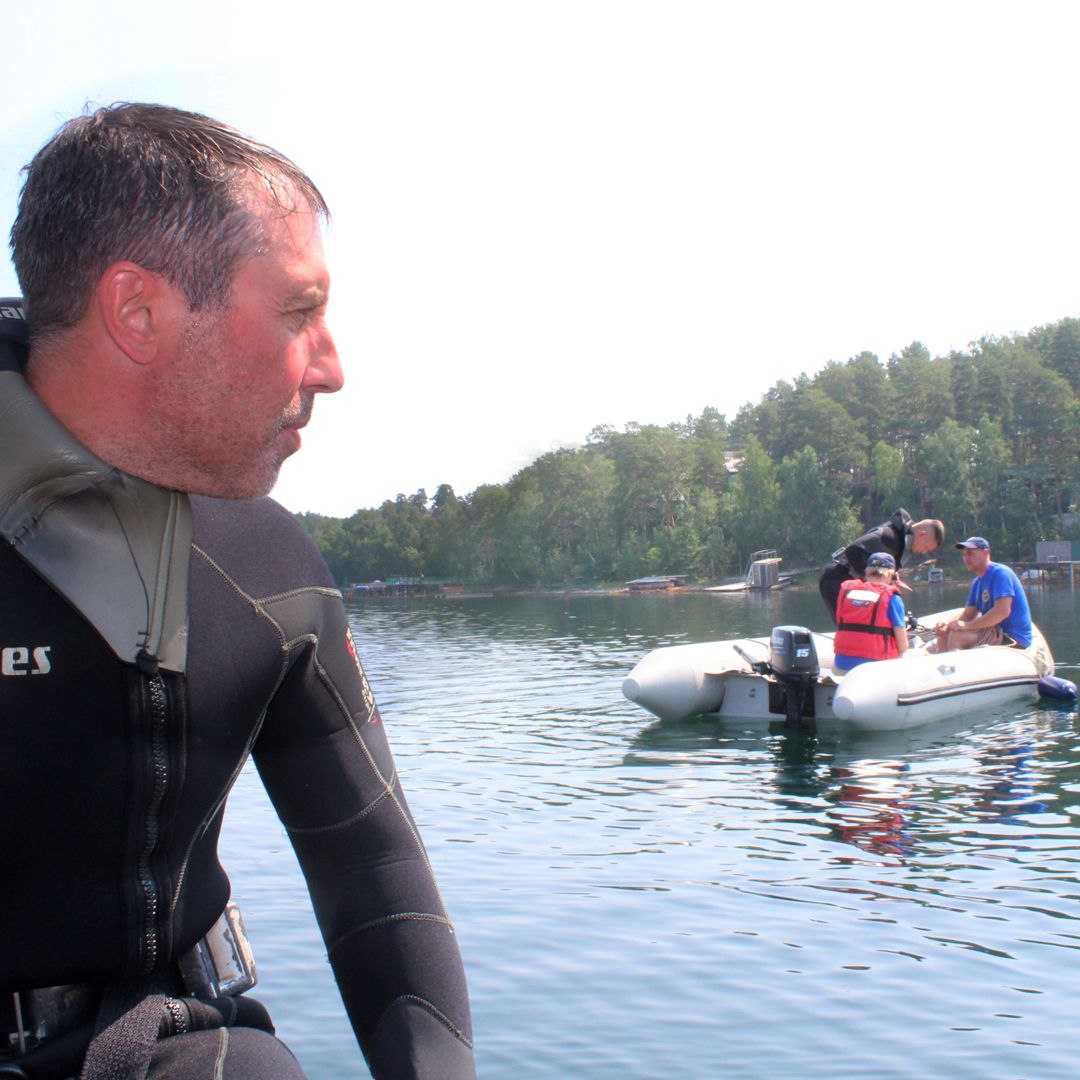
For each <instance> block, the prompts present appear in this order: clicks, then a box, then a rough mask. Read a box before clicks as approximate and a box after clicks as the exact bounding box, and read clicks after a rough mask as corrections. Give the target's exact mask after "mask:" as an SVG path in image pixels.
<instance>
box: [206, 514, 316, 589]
mask: <svg viewBox="0 0 1080 1080" xmlns="http://www.w3.org/2000/svg"><path fill="white" fill-rule="evenodd" d="M191 508H192V512H193V514H194V518H195V537H194V543H195V546H196V547H197V548H199V549H200V550H201V551H202V552H204V554H205V555H207V556H208V557H209V558H210V559H212V560H213V561H214V562H215V563H216V564H218V565H219V566H220V567H221V569H223V570H224V571H225V572H226V573H227V574H228V575H229V576H230V577H232V578H234V579H235V580H236V581H237V583H238V584H240V585H241V587H242V588H243V589H244V590H245V591H246V592H251V593H252V594H253V595H259V596H268V595H271V594H272V593H277V592H285V591H287V590H289V589H298V588H306V587H310V586H312V585H315V586H321V587H329V588H334V581H333V578H332V577H331V575H330V571H329V570H328V569H327V567H326V563H325V562H324V561H323V558H322V556H321V555H320V554H319V549H318V548H317V547H316V546H315V542H314V541H313V540H312V539H311V537H310V536H309V535H308V533H307V532H305V531H304V529H303V528H302V527H301V525H300V524H299V522H298V521H297V520H296V519H295V518H294V517H293V516H292V514H290V513H289V511H288V510H286V509H285V507H283V506H282V505H281V504H280V503H278V502H275V501H274V500H273V499H271V498H268V497H265V496H264V497H263V498H261V499H213V498H210V497H209V496H205V495H194V496H192V498H191Z"/></svg>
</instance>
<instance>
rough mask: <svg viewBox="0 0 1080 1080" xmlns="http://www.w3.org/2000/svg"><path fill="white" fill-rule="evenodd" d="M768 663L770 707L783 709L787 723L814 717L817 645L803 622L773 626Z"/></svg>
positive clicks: (774, 709)
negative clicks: (770, 678)
mask: <svg viewBox="0 0 1080 1080" xmlns="http://www.w3.org/2000/svg"><path fill="white" fill-rule="evenodd" d="M769 667H770V668H772V673H773V675H774V676H775V678H776V682H775V683H773V684H770V686H769V711H770V712H777V713H783V714H784V715H785V717H786V719H787V722H788V723H789V724H799V723H801V722H802V720H803V718H804V717H805V718H807V719H810V720H813V718H814V686H815V685H816V684H817V679H818V672H819V671H820V670H821V669H820V667H819V665H818V657H817V649H816V648H815V647H814V636H813V635H812V634H811V633H810V631H809V630H807V629H806V627H805V626H774V627H773V631H772V634H771V635H770V636H769Z"/></svg>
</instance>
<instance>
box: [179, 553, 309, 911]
mask: <svg viewBox="0 0 1080 1080" xmlns="http://www.w3.org/2000/svg"><path fill="white" fill-rule="evenodd" d="M191 550H192V551H193V552H195V554H197V555H199V556H201V557H202V559H203V560H204V561H205V562H206V563H207V564H208V565H209V566H210V567H211V568H212V569H213V570H215V571H216V572H217V573H218V574H219V575H220V576H221V579H222V580H223V581H224V582H225V583H226V585H228V586H229V588H231V589H232V590H233V592H235V593H236V594H237V596H239V597H240V598H241V599H242V600H244V601H245V602H246V603H247V604H249V605H250V606H251V608H252V610H253V611H254V612H255V614H256V615H258V616H260V617H261V618H263V619H265V620H266V621H267V622H268V623H270V625H271V626H272V627H273V628H274V632H275V633H276V634H277V637H278V641H279V643H280V647H281V670H280V671H279V672H278V677H277V681H276V682H275V683H274V687H273V689H272V690H271V691H270V696H269V697H268V698H267V699H266V704H265V705H264V706H263V707H262V710H261V711H260V713H259V717H258V719H257V720H256V722H255V726H254V728H253V729H252V732H251V736H250V738H249V739H248V742H247V745H246V747H245V748H244V753H243V755H242V756H241V758H240V761H239V762H238V763H237V766H236V768H235V770H234V771H233V773H232V774H231V776H230V777H229V782H228V784H227V785H226V786H225V790H224V792H223V793H222V795H221V796H220V797H219V798H218V799H216V800H215V801H214V804H213V809H212V810H211V811H210V813H209V814H208V815H207V816H206V817H204V818H203V820H202V821H201V822H200V823H199V827H198V829H196V830H195V832H194V833H192V835H191V840H190V842H189V843H188V845H187V850H186V851H185V852H184V859H183V862H181V864H180V874H179V876H178V877H177V881H176V888H175V889H174V890H173V894H172V905H171V910H172V911H175V910H176V907H177V905H178V904H179V903H180V892H181V889H182V888H183V885H184V879H185V877H186V874H187V866H188V860H189V859H190V858H191V853H192V851H193V850H194V849H195V845H196V843H198V840H199V838H200V837H201V836H203V835H204V834H205V832H206V827H207V826H208V825H209V823H210V822H211V821H213V820H214V818H215V816H216V815H217V814H218V812H219V811H220V810H221V807H222V806H223V805H224V802H225V800H226V799H227V798H228V797H229V792H230V791H232V788H233V785H234V784H235V783H236V780H237V777H238V776H239V775H240V773H241V771H242V770H243V768H244V765H245V764H246V762H247V760H248V758H249V757H250V756H251V748H252V747H253V746H254V745H255V741H256V740H257V739H258V737H259V732H260V731H262V726H263V722H264V721H265V720H266V711H267V709H269V708H270V703H271V702H272V701H273V700H274V695H275V694H277V692H278V690H280V689H281V684H282V683H283V682H284V681H285V676H286V675H287V674H288V669H289V650H288V648H287V646H286V642H285V632H284V630H282V628H281V625H280V624H279V623H278V621H277V620H276V619H275V618H273V616H271V615H270V613H269V612H267V611H265V610H263V608H262V607H261V606H260V605H259V601H257V600H256V599H255V598H254V597H253V596H250V595H249V594H248V593H246V592H245V591H244V590H243V589H242V588H240V586H239V585H238V584H237V583H236V582H235V581H234V580H233V579H232V578H231V577H230V576H229V575H228V574H227V573H226V572H225V570H224V569H222V567H221V566H219V565H218V563H216V562H215V561H214V560H213V559H212V558H211V557H210V556H209V555H208V554H207V553H206V552H205V551H203V549H202V548H201V547H199V545H198V544H196V543H192V545H191Z"/></svg>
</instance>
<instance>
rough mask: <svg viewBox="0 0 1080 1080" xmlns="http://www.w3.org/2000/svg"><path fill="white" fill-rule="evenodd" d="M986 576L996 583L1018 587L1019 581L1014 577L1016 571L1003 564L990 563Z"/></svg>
mask: <svg viewBox="0 0 1080 1080" xmlns="http://www.w3.org/2000/svg"><path fill="white" fill-rule="evenodd" d="M988 574H989V575H990V576H991V577H992V578H996V579H997V580H998V581H1007V582H1008V583H1009V584H1010V585H1017V586H1019V585H1020V579H1019V578H1018V577H1017V576H1016V571H1015V570H1013V568H1012V567H1011V566H1006V565H1005V564H1004V563H999V562H992V563H991V564H990V566H989V568H988Z"/></svg>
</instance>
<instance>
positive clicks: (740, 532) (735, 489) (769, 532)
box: [720, 436, 784, 559]
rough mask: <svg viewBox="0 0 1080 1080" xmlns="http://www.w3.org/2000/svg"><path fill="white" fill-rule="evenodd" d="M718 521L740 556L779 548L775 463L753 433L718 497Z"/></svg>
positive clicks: (780, 538) (780, 537)
mask: <svg viewBox="0 0 1080 1080" xmlns="http://www.w3.org/2000/svg"><path fill="white" fill-rule="evenodd" d="M720 521H721V523H722V524H723V526H724V528H725V530H726V531H727V532H728V534H729V535H730V536H731V538H732V540H733V541H734V542H735V545H736V548H737V550H738V553H739V555H740V557H741V559H746V558H748V557H749V556H750V554H751V553H752V552H754V551H757V550H761V549H763V548H771V547H778V546H779V544H780V543H781V542H782V540H783V535H784V531H783V526H782V522H781V518H780V485H779V483H778V481H777V477H776V466H775V465H774V464H773V462H772V459H771V458H770V457H769V455H768V454H766V453H765V450H764V448H763V447H762V445H761V443H760V442H758V440H757V439H755V438H754V437H753V436H751V437H750V440H749V441H748V442H747V444H746V447H745V449H744V450H743V456H742V463H741V464H740V466H739V471H738V472H737V473H736V474H735V476H734V478H733V480H732V482H731V483H730V485H729V486H728V490H727V492H726V493H725V494H724V495H723V496H721V498H720Z"/></svg>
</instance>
